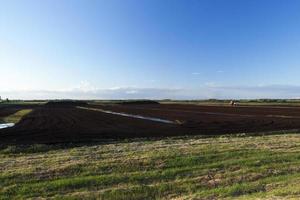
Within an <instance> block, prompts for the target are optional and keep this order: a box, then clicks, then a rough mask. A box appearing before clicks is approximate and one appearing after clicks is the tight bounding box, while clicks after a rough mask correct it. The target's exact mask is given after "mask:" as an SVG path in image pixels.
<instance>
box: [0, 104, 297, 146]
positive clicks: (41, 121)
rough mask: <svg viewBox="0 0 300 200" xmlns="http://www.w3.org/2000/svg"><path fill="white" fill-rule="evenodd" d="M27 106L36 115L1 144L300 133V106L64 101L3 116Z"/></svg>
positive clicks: (6, 132)
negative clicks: (282, 132)
mask: <svg viewBox="0 0 300 200" xmlns="http://www.w3.org/2000/svg"><path fill="white" fill-rule="evenodd" d="M79 106H80V107H79ZM82 107H84V108H85V109H82ZM24 108H31V109H33V111H32V112H31V113H30V114H28V115H26V116H25V117H24V118H23V119H22V120H21V121H20V122H19V123H18V124H16V126H14V127H12V128H7V129H1V130H0V137H1V143H26V144H28V143H57V142H58V143H59V142H78V141H80V142H86V141H95V140H102V139H124V138H140V137H164V136H179V135H221V134H234V133H253V132H262V131H263V132H266V131H281V130H292V129H300V107H278V106H277V107H271V106H269V107H268V106H264V107H263V106H242V107H229V106H199V105H184V104H157V105H156V104H155V105H151V104H149V105H118V104H110V105H109V104H103V105H100V104H86V105H76V104H74V105H65V104H63V103H62V104H60V103H58V104H53V105H52V104H50V105H31V106H30V105H23V106H22V105H18V106H14V105H10V106H7V107H1V108H0V116H5V115H9V114H11V113H14V112H16V111H18V110H20V109H24ZM98 109H99V110H100V109H102V110H106V111H114V112H122V113H127V114H134V115H141V116H145V117H155V118H160V119H165V120H170V121H172V122H174V124H167V123H162V122H154V121H149V120H145V119H136V118H131V117H126V116H119V115H113V114H108V113H103V112H101V111H99V110H98Z"/></svg>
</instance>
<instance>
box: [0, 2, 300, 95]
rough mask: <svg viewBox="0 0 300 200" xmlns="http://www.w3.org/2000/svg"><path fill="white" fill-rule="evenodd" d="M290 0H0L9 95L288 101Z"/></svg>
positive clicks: (295, 79) (295, 69)
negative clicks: (269, 99)
mask: <svg viewBox="0 0 300 200" xmlns="http://www.w3.org/2000/svg"><path fill="white" fill-rule="evenodd" d="M299 10H300V1H298V0H251V1H250V0H249V1H246V0H245V1H244V0H105V1H104V0H98V1H96V0H43V1H39V0H26V1H23V0H22V1H21V0H20V1H16V0H10V1H7V0H0V80H1V81H0V94H2V96H8V97H9V98H24V99H33V98H35V99H37V98H83V99H84V98H99V99H105V98H174V99H189V98H190V99H197V98H298V97H300V79H299V74H300V57H299V56H300V12H299Z"/></svg>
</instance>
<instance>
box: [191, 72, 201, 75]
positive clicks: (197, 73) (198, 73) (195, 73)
mask: <svg viewBox="0 0 300 200" xmlns="http://www.w3.org/2000/svg"><path fill="white" fill-rule="evenodd" d="M200 74H201V73H200V72H193V73H192V75H195V76H197V75H200Z"/></svg>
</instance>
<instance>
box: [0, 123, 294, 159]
mask: <svg viewBox="0 0 300 200" xmlns="http://www.w3.org/2000/svg"><path fill="white" fill-rule="evenodd" d="M283 134H300V130H299V129H293V130H282V131H269V132H255V133H240V134H226V135H184V136H173V137H144V138H127V139H126V138H125V139H124V138H120V139H91V140H87V141H85V140H80V141H66V142H57V143H32V144H20V143H18V144H14V143H9V144H5V143H3V144H1V142H0V154H19V153H42V152H48V151H53V150H60V149H70V148H76V147H82V146H95V145H107V144H125V143H132V142H142V143H147V142H156V141H160V140H165V141H167V140H170V141H172V142H175V141H176V140H185V139H205V138H242V137H253V136H255V137H259V136H267V135H283Z"/></svg>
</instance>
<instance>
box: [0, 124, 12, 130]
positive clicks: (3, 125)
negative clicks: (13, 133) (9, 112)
mask: <svg viewBox="0 0 300 200" xmlns="http://www.w3.org/2000/svg"><path fill="white" fill-rule="evenodd" d="M14 125H15V124H14V123H5V124H0V129H3V128H9V127H13V126H14Z"/></svg>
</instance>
